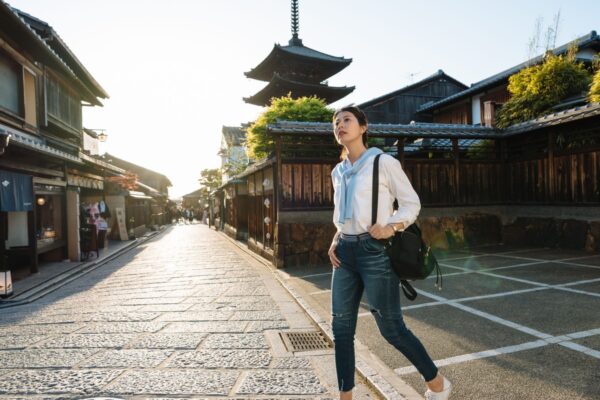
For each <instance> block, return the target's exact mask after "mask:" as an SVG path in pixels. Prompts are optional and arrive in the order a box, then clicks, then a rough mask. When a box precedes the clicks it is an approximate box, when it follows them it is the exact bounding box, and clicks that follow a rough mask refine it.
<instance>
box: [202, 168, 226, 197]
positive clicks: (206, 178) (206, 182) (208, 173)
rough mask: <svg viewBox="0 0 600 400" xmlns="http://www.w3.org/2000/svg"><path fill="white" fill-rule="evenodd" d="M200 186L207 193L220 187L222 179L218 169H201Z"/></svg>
mask: <svg viewBox="0 0 600 400" xmlns="http://www.w3.org/2000/svg"><path fill="white" fill-rule="evenodd" d="M199 182H200V186H202V187H205V188H207V189H208V190H209V191H211V192H212V191H213V190H215V189H216V188H218V187H219V186H221V182H222V177H221V170H220V169H219V168H212V169H208V168H207V169H203V170H202V171H200V179H199Z"/></svg>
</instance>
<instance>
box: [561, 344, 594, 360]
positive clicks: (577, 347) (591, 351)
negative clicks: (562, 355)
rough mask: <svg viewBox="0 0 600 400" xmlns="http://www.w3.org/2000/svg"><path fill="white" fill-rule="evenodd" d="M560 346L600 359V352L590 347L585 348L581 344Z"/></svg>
mask: <svg viewBox="0 0 600 400" xmlns="http://www.w3.org/2000/svg"><path fill="white" fill-rule="evenodd" d="M559 344H560V345H561V346H563V347H566V348H567V349H571V350H575V351H580V352H582V353H584V354H587V355H588V356H592V357H595V358H598V359H600V351H598V350H594V349H590V348H589V347H585V346H582V345H580V344H577V343H573V342H561V343H559Z"/></svg>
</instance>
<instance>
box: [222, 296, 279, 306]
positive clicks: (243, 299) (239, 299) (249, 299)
mask: <svg viewBox="0 0 600 400" xmlns="http://www.w3.org/2000/svg"><path fill="white" fill-rule="evenodd" d="M216 301H218V302H229V303H234V304H238V303H255V302H257V301H273V299H272V298H271V296H221V297H219V298H218V299H217V300H216Z"/></svg>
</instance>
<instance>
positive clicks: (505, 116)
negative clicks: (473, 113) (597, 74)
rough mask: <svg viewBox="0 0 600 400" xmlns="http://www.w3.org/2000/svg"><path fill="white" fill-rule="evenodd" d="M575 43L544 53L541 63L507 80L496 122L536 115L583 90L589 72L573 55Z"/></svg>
mask: <svg viewBox="0 0 600 400" xmlns="http://www.w3.org/2000/svg"><path fill="white" fill-rule="evenodd" d="M576 52H577V48H576V47H571V48H570V49H569V51H568V53H567V54H566V55H560V56H556V55H554V54H552V53H548V55H547V56H546V59H545V60H544V62H543V63H542V64H539V65H533V66H531V67H527V68H525V69H522V70H521V71H520V72H518V73H516V74H514V75H512V76H511V77H510V78H509V80H508V82H509V83H508V91H509V92H510V95H511V97H510V99H509V100H508V101H507V102H506V103H505V104H504V105H503V106H502V108H501V109H500V110H499V111H498V115H497V119H496V125H497V126H498V127H499V128H506V127H507V126H509V125H512V124H516V123H519V122H524V121H528V120H530V119H533V118H537V117H540V116H542V115H544V114H547V113H549V112H550V111H551V109H552V107H554V106H555V105H557V104H559V103H560V102H561V101H562V100H564V99H566V98H568V97H570V96H573V95H576V94H578V93H582V92H585V91H586V90H587V88H588V86H589V84H590V80H591V74H590V72H589V71H588V70H587V69H586V68H585V66H584V65H583V63H581V62H579V61H577V60H576V59H575V54H576Z"/></svg>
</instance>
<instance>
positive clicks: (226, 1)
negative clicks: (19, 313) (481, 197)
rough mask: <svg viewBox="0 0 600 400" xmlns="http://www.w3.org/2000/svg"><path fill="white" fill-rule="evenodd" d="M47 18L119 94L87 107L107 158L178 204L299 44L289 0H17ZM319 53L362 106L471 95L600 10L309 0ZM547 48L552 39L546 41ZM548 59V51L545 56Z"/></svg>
mask: <svg viewBox="0 0 600 400" xmlns="http://www.w3.org/2000/svg"><path fill="white" fill-rule="evenodd" d="M8 3H9V4H11V5H12V6H14V7H17V8H19V9H21V10H22V11H25V12H27V13H29V14H32V15H33V16H35V17H37V18H39V19H42V20H44V21H46V22H48V23H49V24H50V25H51V26H52V27H53V28H54V30H55V31H56V32H57V33H58V34H59V36H60V37H61V38H62V39H63V41H64V42H65V43H66V44H67V45H68V46H69V48H70V49H71V50H72V51H73V52H74V54H75V55H76V56H77V57H78V58H79V60H80V61H81V62H82V63H83V65H84V66H85V67H86V68H87V69H88V71H90V73H91V74H92V75H93V76H94V77H95V79H96V80H97V81H98V82H99V83H100V85H101V86H102V87H103V88H104V89H105V90H106V91H107V92H108V94H109V95H110V98H109V99H107V100H104V101H103V103H104V107H84V114H83V122H84V126H85V127H87V128H92V129H105V132H106V133H107V134H108V140H107V141H106V142H105V143H103V144H102V146H101V151H106V152H109V153H112V154H114V155H116V156H118V157H120V158H124V159H126V160H128V161H131V162H133V163H136V164H139V165H141V166H144V167H146V168H150V169H152V170H155V171H157V172H160V173H163V174H165V175H166V176H167V177H169V179H170V180H171V181H172V182H173V187H172V188H171V189H170V192H169V193H170V196H171V197H173V198H175V197H179V196H182V195H183V194H186V193H189V192H191V191H193V190H196V189H198V188H199V183H198V178H199V176H200V171H201V170H203V169H205V168H216V167H219V166H220V158H219V157H218V156H217V152H218V150H219V147H220V143H221V129H222V126H223V125H226V126H239V125H240V124H241V123H245V122H250V121H253V120H255V119H256V118H257V117H258V115H259V114H260V113H261V111H263V108H261V107H257V106H254V105H250V104H246V103H245V102H244V101H243V100H242V98H243V97H248V96H250V95H252V94H254V93H256V92H258V91H259V90H260V89H261V88H262V87H263V86H265V85H266V83H265V82H261V81H254V80H251V79H248V78H246V77H245V76H244V72H246V71H249V70H250V69H252V68H254V67H255V66H257V65H258V64H259V63H260V62H261V61H262V60H263V59H264V58H265V57H266V56H267V55H268V54H269V52H270V51H271V49H272V48H273V45H274V44H275V43H279V44H282V45H286V44H287V42H288V40H289V39H290V38H291V28H290V27H291V22H290V1H289V0H212V1H209V0H171V1H168V2H167V1H156V0H118V1H117V0H102V1H99V0H9V1H8ZM299 5H300V34H299V36H300V38H301V39H302V40H303V43H304V45H305V46H307V47H311V48H313V49H315V50H318V51H321V52H324V53H327V54H331V55H334V56H343V57H346V58H352V59H353V61H352V63H351V64H350V65H349V66H348V67H347V68H346V69H345V70H343V71H341V72H340V73H338V74H337V75H335V76H333V77H332V78H330V79H328V82H329V84H330V85H332V86H356V89H355V91H354V92H353V93H352V94H350V95H349V96H347V97H345V98H343V99H341V100H339V101H338V102H336V103H333V104H332V106H333V107H339V106H343V105H347V104H350V103H356V104H360V103H362V102H365V101H368V100H370V99H373V98H375V97H378V96H381V95H383V94H386V93H389V92H392V91H394V90H397V89H399V88H401V87H403V86H406V85H409V84H411V83H413V82H416V81H418V80H420V79H424V78H426V77H427V76H429V75H431V74H433V73H435V72H436V71H437V70H439V69H442V70H444V72H446V73H447V74H448V75H450V76H452V77H453V78H455V79H457V80H459V81H461V82H463V83H465V84H467V85H470V84H471V83H475V82H477V81H480V80H482V79H485V78H486V77H488V76H491V75H494V74H496V73H498V72H500V71H503V70H505V69H507V68H510V67H512V66H514V65H517V64H519V63H521V62H523V61H525V60H526V59H527V58H528V57H529V56H530V55H531V54H530V51H529V46H528V43H529V41H530V39H531V38H532V36H534V32H535V26H536V24H537V23H538V21H540V22H541V24H542V26H543V27H548V26H550V25H553V20H554V18H555V16H556V15H557V13H559V12H560V19H559V25H558V34H557V40H556V45H557V46H558V45H562V44H563V43H566V42H568V41H571V40H573V39H575V38H577V37H580V36H583V35H585V34H588V33H589V32H590V31H592V30H597V31H600V20H599V19H598V16H599V15H600V1H598V0H525V1H523V0H520V1H514V0H505V1H470V0H469V1H463V0H456V1H441V0H430V1H427V2H425V1H406V0H371V1H366V0H362V1H360V0H300V1H299ZM542 38H543V35H542ZM540 51H541V50H540Z"/></svg>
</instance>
